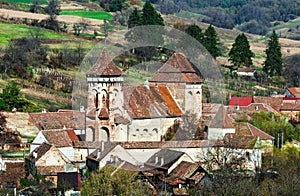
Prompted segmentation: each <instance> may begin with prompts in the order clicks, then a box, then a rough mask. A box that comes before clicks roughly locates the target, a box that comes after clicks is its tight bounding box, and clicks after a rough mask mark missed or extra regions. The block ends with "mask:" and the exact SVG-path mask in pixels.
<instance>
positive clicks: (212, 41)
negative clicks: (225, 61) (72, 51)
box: [203, 25, 221, 58]
mask: <svg viewBox="0 0 300 196" xmlns="http://www.w3.org/2000/svg"><path fill="white" fill-rule="evenodd" d="M203 45H204V47H205V48H206V49H207V50H208V52H209V53H210V54H211V55H212V56H213V57H214V58H216V57H217V56H220V55H221V51H220V48H219V45H220V42H219V38H218V34H217V32H216V30H215V28H214V27H213V26H212V25H209V27H208V28H207V29H206V30H205V32H204V39H203Z"/></svg>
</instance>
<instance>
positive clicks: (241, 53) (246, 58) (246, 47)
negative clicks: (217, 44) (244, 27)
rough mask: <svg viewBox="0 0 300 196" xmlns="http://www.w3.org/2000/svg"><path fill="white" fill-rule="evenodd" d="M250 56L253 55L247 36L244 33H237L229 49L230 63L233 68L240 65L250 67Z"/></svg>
mask: <svg viewBox="0 0 300 196" xmlns="http://www.w3.org/2000/svg"><path fill="white" fill-rule="evenodd" d="M252 57H254V53H253V52H252V51H251V50H250V44H249V41H248V39H247V37H246V36H245V34H244V33H242V34H239V35H238V36H237V37H236V39H235V41H234V43H233V44H232V48H231V50H230V51H229V61H230V62H231V63H232V65H233V69H237V68H238V67H241V66H242V67H243V66H246V67H250V66H251V65H252V64H253V63H252V59H251V58H252Z"/></svg>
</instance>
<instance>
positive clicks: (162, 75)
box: [149, 53, 203, 83]
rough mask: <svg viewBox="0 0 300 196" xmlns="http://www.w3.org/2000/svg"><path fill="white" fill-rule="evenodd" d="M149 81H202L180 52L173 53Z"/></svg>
mask: <svg viewBox="0 0 300 196" xmlns="http://www.w3.org/2000/svg"><path fill="white" fill-rule="evenodd" d="M149 81H150V82H167V83H202V82H203V79H202V78H200V77H199V76H198V75H197V73H196V71H195V69H194V68H193V66H192V64H191V63H190V62H189V61H188V60H187V58H186V57H185V56H184V55H183V54H182V53H174V54H173V55H172V56H171V57H170V58H169V60H168V61H167V62H166V63H165V64H164V65H163V66H162V67H161V68H160V69H159V70H158V71H157V72H156V74H155V75H154V77H153V78H151V79H150V80H149Z"/></svg>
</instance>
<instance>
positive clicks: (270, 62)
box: [263, 31, 282, 77]
mask: <svg viewBox="0 0 300 196" xmlns="http://www.w3.org/2000/svg"><path fill="white" fill-rule="evenodd" d="M265 52H266V55H267V57H266V60H265V62H264V67H263V71H264V72H265V73H266V74H267V75H269V76H271V77H273V76H280V75H281V71H282V54H281V46H280V43H279V41H278V36H277V34H276V33H275V31H273V33H272V35H271V37H270V39H269V41H268V45H267V49H266V51H265Z"/></svg>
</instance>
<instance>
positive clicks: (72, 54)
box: [0, 2, 300, 111]
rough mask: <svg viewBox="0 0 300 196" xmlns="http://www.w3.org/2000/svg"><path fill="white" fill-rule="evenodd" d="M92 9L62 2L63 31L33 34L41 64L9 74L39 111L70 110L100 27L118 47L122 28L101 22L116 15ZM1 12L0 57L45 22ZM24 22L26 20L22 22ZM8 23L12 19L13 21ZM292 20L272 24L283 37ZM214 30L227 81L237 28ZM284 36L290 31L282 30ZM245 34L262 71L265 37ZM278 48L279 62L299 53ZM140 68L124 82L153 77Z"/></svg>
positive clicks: (239, 85) (264, 88) (245, 91)
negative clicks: (80, 70)
mask: <svg viewBox="0 0 300 196" xmlns="http://www.w3.org/2000/svg"><path fill="white" fill-rule="evenodd" d="M92 8H93V3H87V4H82V3H75V2H74V3H71V4H67V3H66V2H63V4H62V6H61V9H62V10H63V11H62V15H60V16H58V17H57V19H58V20H59V21H60V23H62V24H63V23H66V26H67V28H66V31H64V32H54V31H51V30H46V29H43V28H42V29H41V30H39V31H38V36H39V39H40V45H39V47H41V48H42V49H43V50H44V49H46V51H47V52H46V54H47V55H46V56H45V59H43V60H42V61H40V62H36V63H37V65H35V66H33V65H32V62H30V59H28V61H29V63H28V64H26V65H25V66H26V69H25V70H26V71H25V70H24V71H25V72H28V73H29V74H28V75H26V76H24V77H23V76H22V77H21V78H20V77H19V76H18V79H17V78H16V75H15V72H13V73H14V74H8V75H10V76H12V77H13V79H14V80H16V81H17V82H18V84H19V85H20V86H21V88H22V91H21V92H22V93H23V95H24V96H25V97H26V98H27V99H29V100H32V101H34V102H36V103H37V104H38V105H39V107H41V108H46V109H48V110H50V111H56V110H57V109H58V108H71V107H72V101H71V100H72V99H71V98H72V86H73V80H74V78H75V76H76V73H77V70H78V67H79V66H80V63H81V60H82V59H83V58H84V55H85V54H87V53H88V52H89V51H90V50H91V49H92V48H93V47H94V46H95V45H96V43H97V42H99V41H100V40H102V39H103V38H104V37H103V35H104V34H105V32H104V28H103V27H105V28H106V29H109V30H107V32H106V33H108V38H107V45H108V47H118V46H121V45H122V44H123V42H124V38H123V37H124V33H125V32H126V27H124V26H120V25H114V24H112V23H111V22H110V23H109V24H105V23H104V19H106V18H109V19H112V17H113V15H115V13H108V12H105V11H100V10H101V8H99V7H97V6H96V7H94V8H93V9H92ZM95 9H96V10H97V11H96V12H97V14H96V12H95ZM75 10H76V11H75ZM0 13H2V16H1V18H2V21H4V22H1V23H0V37H1V42H0V45H1V47H2V48H3V50H2V52H1V53H2V56H3V55H4V54H5V52H6V51H7V49H8V48H9V47H8V46H9V45H10V44H13V43H14V42H15V41H18V39H19V38H22V37H26V38H30V37H31V36H33V34H32V32H33V31H35V29H36V28H33V27H32V26H31V23H29V22H30V21H33V22H34V21H35V20H36V19H44V18H45V17H47V16H46V15H45V14H44V13H29V12H28V11H24V10H22V9H21V10H20V9H18V10H15V9H14V10H12V9H8V8H2V9H0ZM198 16H199V14H198ZM24 17H25V18H27V19H24ZM39 17H40V18H39ZM11 18H13V20H12V19H11ZM30 18H31V19H30ZM163 18H164V20H165V23H166V25H168V26H172V25H173V24H174V23H175V22H176V21H178V20H180V21H184V23H186V24H194V23H195V24H197V25H199V26H200V28H201V29H202V30H205V29H206V28H207V27H208V24H207V23H203V22H199V20H197V18H194V17H190V18H188V17H186V16H175V15H163ZM297 20H298V19H295V22H291V21H289V22H288V23H283V24H280V25H277V26H276V28H277V29H276V30H277V31H280V32H282V34H283V32H285V31H284V30H285V29H287V28H288V27H291V25H292V26H293V27H294V28H297V23H298V22H297ZM15 21H17V22H18V23H25V24H10V23H16V22H15ZM82 21H84V23H86V24H87V26H84V28H85V29H82V31H80V32H79V34H78V35H75V32H74V25H79V24H81V22H82ZM8 22H10V23H8ZM105 25H107V26H105ZM215 29H216V31H217V33H218V36H219V38H220V42H221V45H222V52H223V55H222V56H221V57H218V58H217V63H218V65H219V66H220V69H221V70H222V73H223V72H224V77H226V78H228V76H225V75H226V74H228V73H227V72H228V70H226V69H224V68H223V67H221V66H222V65H227V66H228V65H229V64H230V63H229V62H228V51H229V49H230V47H231V46H232V43H233V42H234V39H235V38H236V37H237V35H239V34H240V33H241V31H240V30H238V29H237V28H233V29H225V28H219V27H215ZM95 31H97V34H96V35H94V32H95ZM11 32H14V33H11ZM286 32H290V31H289V30H287V31H286ZM246 35H247V38H248V39H249V42H250V45H251V50H252V51H253V52H254V53H255V58H254V59H253V62H254V66H255V67H257V68H261V67H262V64H263V62H264V59H265V49H266V41H267V40H268V38H267V37H266V36H260V35H255V34H250V33H247V34H246ZM14 40H15V41H14ZM280 44H281V46H282V54H283V57H284V58H285V57H288V56H292V55H295V54H300V41H296V40H291V39H286V38H280ZM26 47H27V46H26ZM60 55H62V56H60ZM26 58H27V57H26ZM131 60H132V59H131ZM153 60H154V61H157V60H158V59H157V58H156V59H153ZM134 61H135V60H134ZM134 61H133V62H134ZM159 61H160V63H162V62H164V61H163V60H161V59H160V60H159ZM13 63H15V62H13ZM136 63H138V62H136ZM150 64H151V62H150ZM152 64H153V63H152ZM141 65H142V66H141V67H142V68H141V69H142V70H136V69H130V70H129V71H127V74H128V76H129V80H128V83H130V84H131V83H134V84H138V83H139V84H143V82H144V81H145V80H146V79H147V78H149V77H151V76H152V73H150V74H149V73H147V72H146V71H145V70H144V67H145V66H144V64H143V63H142V64H141ZM36 66H37V67H36ZM23 73H24V72H23ZM1 78H2V79H0V88H3V87H4V86H5V85H6V84H7V81H8V80H10V78H8V76H7V74H3V73H1ZM41 78H48V79H49V80H45V81H43V82H41ZM66 81H67V82H66ZM226 83H228V84H231V87H230V86H225V87H224V89H223V90H224V91H226V94H227V95H228V96H231V95H252V94H254V93H256V94H259V95H268V94H269V93H270V92H272V91H274V90H275V91H278V92H282V91H283V89H284V87H285V85H282V83H281V84H280V87H279V86H277V84H274V83H269V82H267V83H266V84H262V83H261V84H258V83H257V82H256V81H248V80H244V79H243V78H240V79H238V80H235V79H233V80H232V79H228V81H226ZM232 84H233V85H232ZM274 85H275V86H274ZM232 86H233V87H232ZM241 89H242V90H241ZM257 89H259V90H257Z"/></svg>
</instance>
